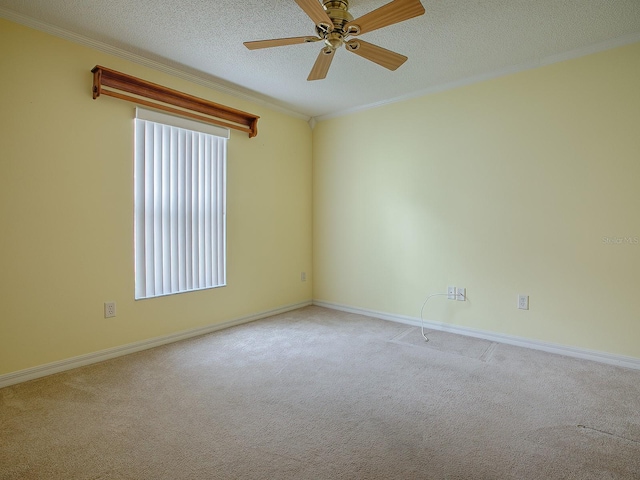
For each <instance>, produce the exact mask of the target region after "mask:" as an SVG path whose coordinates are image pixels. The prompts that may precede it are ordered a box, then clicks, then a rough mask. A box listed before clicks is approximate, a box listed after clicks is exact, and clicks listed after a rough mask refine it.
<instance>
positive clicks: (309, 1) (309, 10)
mask: <svg viewBox="0 0 640 480" xmlns="http://www.w3.org/2000/svg"><path fill="white" fill-rule="evenodd" d="M296 3H297V4H298V6H299V7H300V8H301V9H302V10H304V13H306V14H307V15H309V18H310V19H311V20H313V23H315V24H316V25H321V26H324V27H325V29H326V30H327V31H328V32H330V31H331V30H333V22H332V21H331V18H330V17H329V15H328V14H327V11H326V10H325V9H324V7H323V6H322V5H320V2H318V0H296Z"/></svg>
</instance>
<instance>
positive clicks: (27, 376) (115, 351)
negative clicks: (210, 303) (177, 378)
mask: <svg viewBox="0 0 640 480" xmlns="http://www.w3.org/2000/svg"><path fill="white" fill-rule="evenodd" d="M311 304H312V302H311V301H308V302H302V303H296V304H291V305H286V306H283V307H280V308H276V309H274V310H268V311H264V312H259V313H254V314H252V315H247V316H244V317H240V318H236V319H234V320H229V321H227V322H223V323H217V324H214V325H208V326H206V327H200V328H194V329H191V330H183V331H181V332H177V333H172V334H171V335H165V336H162V337H155V338H150V339H147V340H142V341H140V342H134V343H129V344H127V345H122V346H120V347H114V348H108V349H106V350H100V351H98V352H93V353H87V354H85V355H80V356H77V357H72V358H67V359H65V360H60V361H57V362H52V363H47V364H45V365H38V366H37V367H32V368H27V369H25V370H19V371H17V372H12V373H7V374H4V375H0V388H2V387H8V386H9V385H15V384H16V383H22V382H26V381H28V380H33V379H36V378H40V377H46V376H47V375H52V374H54V373H60V372H64V371H65V370H71V369H73V368H78V367H83V366H85V365H90V364H92V363H98V362H102V361H104V360H109V359H111V358H115V357H121V356H123V355H128V354H130V353H135V352H139V351H141V350H147V349H149V348H154V347H159V346H160V345H166V344H167V343H173V342H178V341H180V340H185V339H187V338H191V337H197V336H199V335H205V334H207V333H211V332H215V331H218V330H223V329H225V328H230V327H234V326H236V325H241V324H243V323H249V322H253V321H255V320H260V319H261V318H266V317H271V316H273V315H278V314H280V313H285V312H289V311H291V310H296V309H298V308H302V307H306V306H308V305H311Z"/></svg>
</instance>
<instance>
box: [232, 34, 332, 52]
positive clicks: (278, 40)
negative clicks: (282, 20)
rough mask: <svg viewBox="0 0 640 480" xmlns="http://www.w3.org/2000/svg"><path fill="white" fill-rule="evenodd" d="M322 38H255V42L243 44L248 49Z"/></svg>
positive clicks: (308, 41)
mask: <svg viewBox="0 0 640 480" xmlns="http://www.w3.org/2000/svg"><path fill="white" fill-rule="evenodd" d="M320 40H322V39H321V38H318V37H290V38H274V39H272V40H257V41H255V42H244V46H245V47H247V48H248V49H249V50H256V49H258V48H271V47H282V46H284V45H296V44H298V43H310V42H318V41H320Z"/></svg>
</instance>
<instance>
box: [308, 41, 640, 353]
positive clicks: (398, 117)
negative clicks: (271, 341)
mask: <svg viewBox="0 0 640 480" xmlns="http://www.w3.org/2000/svg"><path fill="white" fill-rule="evenodd" d="M639 86H640V44H634V45H631V46H627V47H623V48H617V49H614V50H610V51H606V52H603V53H598V54H593V55H589V56H586V57H583V58H579V59H575V60H571V61H566V62H562V63H558V64H554V65H550V66H545V67H543V68H538V69H535V70H530V71H526V72H522V73H518V74H513V75H509V76H505V77H502V78H498V79H494V80H490V81H486V82H482V83H479V84H475V85H471V86H467V87H463V88H458V89H455V90H451V91H447V92H444V93H439V94H433V95H428V96H424V97H422V98H418V99H414V100H410V101H405V102H402V103H396V104H392V105H388V106H386V107H383V108H378V109H374V110H368V111H365V112H360V113H357V114H352V115H349V116H344V117H340V118H335V119H331V120H327V121H323V122H320V123H318V125H317V126H316V128H315V130H314V135H313V152H314V153H313V158H314V169H313V178H314V183H313V188H314V299H316V300H320V301H326V302H331V303H334V304H340V305H345V306H351V307H359V308H364V309H368V310H373V311H378V312H387V313H391V314H396V315H407V316H411V317H414V318H415V317H418V316H419V310H420V306H421V304H422V302H423V300H424V299H425V298H426V296H427V294H430V293H436V292H445V291H446V287H447V285H457V286H463V287H466V288H467V295H468V297H469V300H470V301H468V302H465V303H461V302H454V301H447V300H446V298H442V297H435V298H433V299H432V300H430V301H429V304H428V306H427V309H426V311H425V318H427V319H429V320H433V321H438V322H446V323H449V324H453V325H458V326H463V327H468V328H474V329H480V330H485V331H489V332H497V333H503V334H508V335H514V336H519V337H526V338H529V339H533V340H538V341H545V342H552V343H557V344H563V345H568V346H575V347H579V348H586V349H592V350H598V351H603V352H609V353H613V354H619V355H627V356H633V357H638V358H640V341H638V339H640V294H639V292H640V240H639V239H640V222H639V221H638V218H639V209H640V187H639V183H638V182H639V180H640V88H639ZM604 237H627V238H629V237H630V238H631V242H630V243H627V242H626V241H624V240H623V243H621V244H616V243H606V241H605V240H604ZM519 293H522V294H528V295H530V310H529V311H522V310H517V308H516V299H517V295H518V294H519Z"/></svg>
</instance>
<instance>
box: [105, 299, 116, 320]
mask: <svg viewBox="0 0 640 480" xmlns="http://www.w3.org/2000/svg"><path fill="white" fill-rule="evenodd" d="M115 316H116V302H105V304H104V318H111V317H115Z"/></svg>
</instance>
